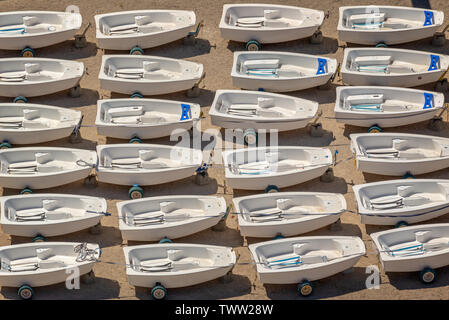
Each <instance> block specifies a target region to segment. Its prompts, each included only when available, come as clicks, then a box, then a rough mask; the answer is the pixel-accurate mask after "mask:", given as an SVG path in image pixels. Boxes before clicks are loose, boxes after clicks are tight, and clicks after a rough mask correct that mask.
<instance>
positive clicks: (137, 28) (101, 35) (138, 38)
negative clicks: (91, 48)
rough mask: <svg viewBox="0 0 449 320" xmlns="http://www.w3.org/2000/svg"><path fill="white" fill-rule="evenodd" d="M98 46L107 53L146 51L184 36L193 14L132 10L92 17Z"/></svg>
mask: <svg viewBox="0 0 449 320" xmlns="http://www.w3.org/2000/svg"><path fill="white" fill-rule="evenodd" d="M94 18H95V24H96V26H97V27H96V35H97V43H98V47H99V48H102V49H109V50H130V49H132V48H134V47H136V46H138V47H140V48H142V49H146V48H153V47H157V46H160V45H163V44H166V43H170V42H173V41H176V40H179V39H181V38H184V37H186V36H187V35H188V34H189V32H190V30H191V29H192V28H193V27H194V26H195V22H196V16H195V13H194V12H193V11H184V10H135V11H121V12H114V13H106V14H99V15H96V16H95V17H94Z"/></svg>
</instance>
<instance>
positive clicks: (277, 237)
mask: <svg viewBox="0 0 449 320" xmlns="http://www.w3.org/2000/svg"><path fill="white" fill-rule="evenodd" d="M284 238H285V237H284V236H283V235H282V234H281V233H278V234H277V235H275V236H274V238H273V240H279V239H284Z"/></svg>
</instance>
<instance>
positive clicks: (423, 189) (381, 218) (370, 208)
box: [352, 179, 449, 225]
mask: <svg viewBox="0 0 449 320" xmlns="http://www.w3.org/2000/svg"><path fill="white" fill-rule="evenodd" d="M352 189H353V190H354V195H355V198H356V201H357V207H358V212H359V215H360V220H361V222H362V223H364V224H371V225H396V224H397V223H399V222H406V223H407V224H412V223H419V222H423V221H427V220H430V219H434V218H437V217H440V216H442V215H445V214H447V213H449V180H442V179H402V180H390V181H381V182H373V183H366V184H359V185H355V186H353V187H352Z"/></svg>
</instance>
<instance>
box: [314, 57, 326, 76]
mask: <svg viewBox="0 0 449 320" xmlns="http://www.w3.org/2000/svg"><path fill="white" fill-rule="evenodd" d="M326 64H327V60H326V59H323V58H318V70H317V71H316V74H325V73H326V70H325V68H326Z"/></svg>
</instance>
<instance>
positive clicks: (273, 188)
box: [264, 184, 281, 193]
mask: <svg viewBox="0 0 449 320" xmlns="http://www.w3.org/2000/svg"><path fill="white" fill-rule="evenodd" d="M273 192H281V190H279V188H278V187H277V186H275V185H273V184H270V185H269V186H267V187H266V188H265V191H264V193H273Z"/></svg>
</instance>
